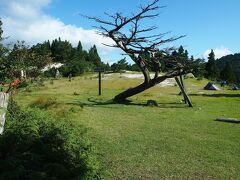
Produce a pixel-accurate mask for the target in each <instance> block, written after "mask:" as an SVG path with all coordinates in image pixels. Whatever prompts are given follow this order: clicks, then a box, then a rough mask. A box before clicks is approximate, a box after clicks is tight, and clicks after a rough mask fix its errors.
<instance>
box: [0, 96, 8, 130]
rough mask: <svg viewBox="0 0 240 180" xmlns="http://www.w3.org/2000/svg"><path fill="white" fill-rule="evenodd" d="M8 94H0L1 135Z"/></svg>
mask: <svg viewBox="0 0 240 180" xmlns="http://www.w3.org/2000/svg"><path fill="white" fill-rule="evenodd" d="M8 100H9V94H8V93H3V92H0V134H2V133H3V130H4V124H5V115H6V111H7V106H8Z"/></svg>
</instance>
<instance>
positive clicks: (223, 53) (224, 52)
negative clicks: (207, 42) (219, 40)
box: [203, 46, 232, 59]
mask: <svg viewBox="0 0 240 180" xmlns="http://www.w3.org/2000/svg"><path fill="white" fill-rule="evenodd" d="M210 52H211V49H208V50H206V51H205V52H204V53H203V57H204V58H205V59H207V58H208V55H209V54H210ZM213 52H214V54H215V58H216V59H219V58H221V57H223V56H226V55H228V54H232V51H230V50H229V49H228V48H225V47H223V46H221V47H218V48H215V49H213Z"/></svg>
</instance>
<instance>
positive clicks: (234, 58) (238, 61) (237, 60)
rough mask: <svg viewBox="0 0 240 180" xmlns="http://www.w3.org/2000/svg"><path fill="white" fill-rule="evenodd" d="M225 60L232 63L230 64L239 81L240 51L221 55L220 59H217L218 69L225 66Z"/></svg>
mask: <svg viewBox="0 0 240 180" xmlns="http://www.w3.org/2000/svg"><path fill="white" fill-rule="evenodd" d="M227 62H231V63H232V66H233V68H234V70H235V73H236V75H237V79H238V81H240V53H236V54H230V55H227V56H223V57H221V58H220V59H217V65H218V67H219V69H220V71H222V70H223V68H224V67H225V65H226V64H227Z"/></svg>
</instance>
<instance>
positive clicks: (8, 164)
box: [0, 102, 99, 179]
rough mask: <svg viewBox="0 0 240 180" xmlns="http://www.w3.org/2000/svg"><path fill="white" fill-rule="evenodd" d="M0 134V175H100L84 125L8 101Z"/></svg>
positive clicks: (86, 177)
mask: <svg viewBox="0 0 240 180" xmlns="http://www.w3.org/2000/svg"><path fill="white" fill-rule="evenodd" d="M9 107H10V108H9V113H8V115H7V120H6V126H5V131H4V134H3V135H2V136H1V137H0V179H99V164H98V162H97V160H96V156H95V154H94V151H93V148H92V145H91V144H90V143H89V141H88V140H87V139H86V138H85V137H84V134H85V129H84V128H82V127H81V128H76V126H74V125H73V124H71V123H70V122H69V121H67V120H60V119H58V120H55V119H53V118H52V117H50V116H49V115H47V114H44V113H43V112H40V111H37V110H34V111H33V110H24V111H23V110H21V109H20V108H19V107H18V106H17V105H16V104H15V103H13V102H11V103H10V106H9Z"/></svg>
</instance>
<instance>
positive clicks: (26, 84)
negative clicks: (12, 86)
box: [17, 80, 29, 88]
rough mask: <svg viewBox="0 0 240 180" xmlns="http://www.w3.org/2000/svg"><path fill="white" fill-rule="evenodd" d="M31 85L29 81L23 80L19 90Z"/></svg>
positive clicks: (18, 86)
mask: <svg viewBox="0 0 240 180" xmlns="http://www.w3.org/2000/svg"><path fill="white" fill-rule="evenodd" d="M28 85H29V83H28V81H27V80H23V81H22V82H21V83H19V84H18V85H17V88H25V87H27V86H28Z"/></svg>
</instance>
